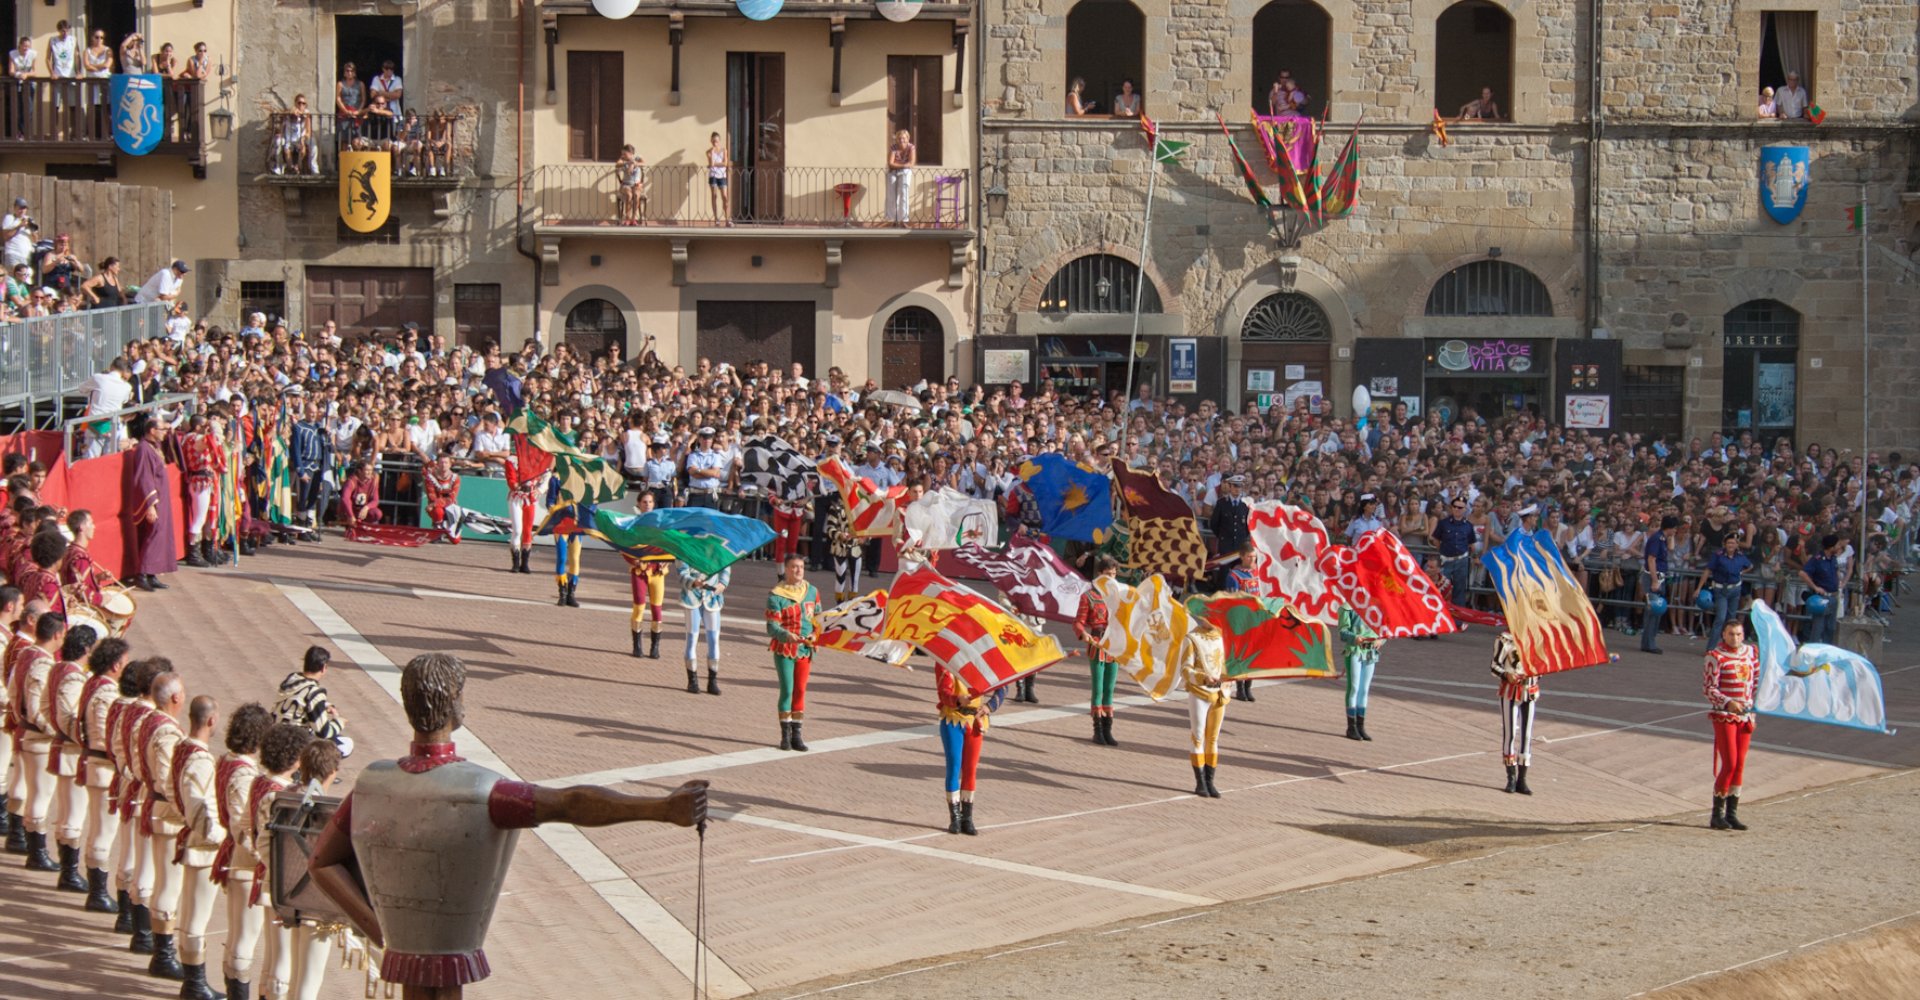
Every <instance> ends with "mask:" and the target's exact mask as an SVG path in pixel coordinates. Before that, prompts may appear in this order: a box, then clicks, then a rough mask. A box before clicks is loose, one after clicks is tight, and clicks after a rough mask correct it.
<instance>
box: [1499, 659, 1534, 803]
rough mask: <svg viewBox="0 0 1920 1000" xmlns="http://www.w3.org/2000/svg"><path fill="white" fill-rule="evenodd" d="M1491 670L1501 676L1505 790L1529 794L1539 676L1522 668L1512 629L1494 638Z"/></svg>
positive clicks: (1501, 725) (1501, 733) (1501, 746)
mask: <svg viewBox="0 0 1920 1000" xmlns="http://www.w3.org/2000/svg"><path fill="white" fill-rule="evenodd" d="M1492 669H1493V674H1494V676H1495V677H1498V678H1500V759H1501V761H1502V762H1503V763H1504V764H1505V765H1506V767H1507V788H1506V790H1507V791H1509V792H1519V793H1520V794H1522V795H1532V794H1533V789H1531V788H1528V787H1527V768H1528V767H1529V766H1531V765H1532V764H1533V710H1534V703H1535V702H1537V701H1539V700H1540V678H1538V677H1529V676H1527V673H1526V671H1525V669H1524V668H1522V667H1521V665H1520V646H1519V644H1518V643H1516V642H1514V641H1513V633H1511V632H1502V633H1500V635H1499V636H1498V637H1497V638H1495V639H1494V641H1493V667H1492Z"/></svg>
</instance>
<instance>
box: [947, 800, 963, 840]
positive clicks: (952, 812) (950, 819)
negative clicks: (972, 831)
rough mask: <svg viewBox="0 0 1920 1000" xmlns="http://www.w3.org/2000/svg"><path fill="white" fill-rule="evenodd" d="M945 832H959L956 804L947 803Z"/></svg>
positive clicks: (957, 804)
mask: <svg viewBox="0 0 1920 1000" xmlns="http://www.w3.org/2000/svg"><path fill="white" fill-rule="evenodd" d="M947 832H948V833H959V832H960V803H958V802H948V803H947Z"/></svg>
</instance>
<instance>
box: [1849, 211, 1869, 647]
mask: <svg viewBox="0 0 1920 1000" xmlns="http://www.w3.org/2000/svg"><path fill="white" fill-rule="evenodd" d="M1852 214H1853V220H1852V221H1853V226H1854V228H1855V229H1858V230H1860V463H1859V464H1860V468H1859V474H1860V551H1859V552H1857V553H1855V554H1854V557H1853V558H1854V565H1855V566H1859V567H1860V568H1861V570H1862V572H1860V573H1858V574H1856V576H1857V578H1858V579H1859V580H1860V603H1861V607H1859V608H1857V609H1855V611H1854V614H1855V615H1856V616H1859V615H1865V614H1866V610H1867V609H1866V607H1865V605H1866V600H1867V576H1866V573H1865V572H1864V571H1865V569H1866V565H1867V481H1868V480H1867V448H1868V443H1869V442H1870V441H1871V440H1872V437H1871V435H1869V434H1868V432H1867V421H1868V420H1870V419H1872V416H1873V406H1872V405H1871V403H1870V401H1869V399H1868V396H1870V395H1871V394H1872V392H1873V379H1872V377H1871V376H1869V375H1868V370H1869V368H1870V367H1871V361H1870V360H1869V359H1871V358H1872V357H1873V355H1872V353H1870V351H1871V347H1872V339H1873V338H1872V334H1870V333H1869V332H1868V330H1867V184H1866V182H1865V181H1862V182H1860V204H1859V205H1858V206H1856V207H1855V208H1854V210H1853V213H1852Z"/></svg>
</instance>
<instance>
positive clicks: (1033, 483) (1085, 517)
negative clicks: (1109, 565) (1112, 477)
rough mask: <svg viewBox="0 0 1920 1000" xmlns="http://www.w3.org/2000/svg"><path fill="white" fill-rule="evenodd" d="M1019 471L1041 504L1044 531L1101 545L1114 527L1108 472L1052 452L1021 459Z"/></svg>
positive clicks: (1041, 522)
mask: <svg viewBox="0 0 1920 1000" xmlns="http://www.w3.org/2000/svg"><path fill="white" fill-rule="evenodd" d="M1015 471H1016V472H1018V473H1019V474H1020V478H1021V479H1022V480H1024V481H1025V482H1026V484H1027V488H1028V489H1030V490H1032V491H1033V498H1034V500H1035V501H1037V502H1038V503H1039V505H1040V530H1042V531H1044V532H1046V533H1047V534H1049V535H1058V536H1060V537H1061V538H1066V539H1071V540H1073V541H1077V542H1094V543H1096V544H1097V543H1098V542H1100V541H1101V540H1102V539H1104V538H1105V537H1106V536H1107V533H1108V531H1109V529H1111V528H1112V527H1113V490H1112V488H1111V484H1110V483H1108V482H1107V476H1106V473H1104V472H1095V471H1093V470H1092V469H1088V468H1087V467H1085V466H1083V465H1079V464H1077V463H1075V462H1073V461H1071V460H1069V459H1068V458H1067V457H1066V456H1064V455H1060V454H1055V453H1052V452H1049V453H1047V454H1044V455H1036V456H1034V457H1033V458H1030V459H1027V460H1026V461H1024V462H1021V463H1020V466H1019V468H1018V469H1016V470H1015Z"/></svg>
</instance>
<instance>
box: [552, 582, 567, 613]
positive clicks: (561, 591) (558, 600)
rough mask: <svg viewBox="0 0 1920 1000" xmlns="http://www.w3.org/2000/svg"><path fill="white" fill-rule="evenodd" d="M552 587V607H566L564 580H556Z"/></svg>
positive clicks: (565, 585)
mask: <svg viewBox="0 0 1920 1000" xmlns="http://www.w3.org/2000/svg"><path fill="white" fill-rule="evenodd" d="M553 589H554V595H555V596H554V598H553V606H554V607H556V608H564V607H566V606H567V584H566V581H564V580H562V581H559V582H557V583H555V584H554V585H553Z"/></svg>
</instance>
